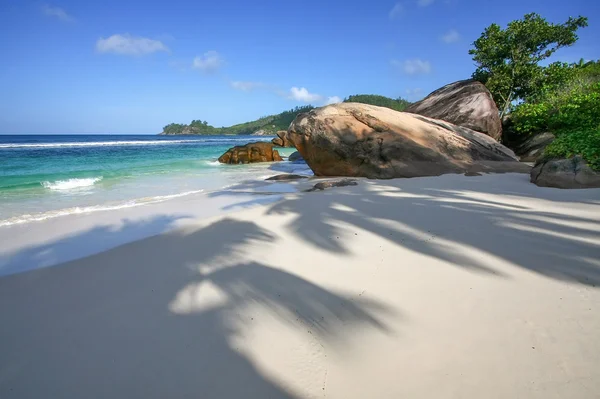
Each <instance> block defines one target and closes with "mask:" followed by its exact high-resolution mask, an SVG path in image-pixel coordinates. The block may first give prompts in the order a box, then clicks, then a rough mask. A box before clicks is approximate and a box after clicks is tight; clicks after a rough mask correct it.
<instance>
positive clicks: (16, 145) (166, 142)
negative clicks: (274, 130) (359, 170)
mask: <svg viewBox="0 0 600 399" xmlns="http://www.w3.org/2000/svg"><path fill="white" fill-rule="evenodd" d="M267 140H270V138H268V139H267V138H257V139H256V141H267ZM227 141H243V142H247V141H248V138H247V137H244V138H241V137H232V138H229V137H228V138H219V139H205V138H200V139H196V140H189V139H188V140H129V141H89V142H68V143H4V144H0V148H61V147H106V146H132V145H169V144H185V143H207V142H224V143H225V142H227Z"/></svg>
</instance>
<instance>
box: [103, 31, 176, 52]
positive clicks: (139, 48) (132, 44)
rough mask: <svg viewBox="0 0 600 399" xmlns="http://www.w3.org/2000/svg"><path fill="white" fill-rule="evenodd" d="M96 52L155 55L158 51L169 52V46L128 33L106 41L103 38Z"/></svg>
mask: <svg viewBox="0 0 600 399" xmlns="http://www.w3.org/2000/svg"><path fill="white" fill-rule="evenodd" d="M96 50H97V51H98V52H100V53H115V54H123V55H144V54H151V53H155V52H157V51H166V52H168V51H169V49H168V48H167V46H165V45H164V44H163V42H161V41H159V40H153V39H148V38H147V37H136V36H131V35H130V34H128V33H125V34H123V35H119V34H117V35H112V36H110V37H107V38H106V39H104V38H102V37H101V38H100V39H98V41H97V42H96Z"/></svg>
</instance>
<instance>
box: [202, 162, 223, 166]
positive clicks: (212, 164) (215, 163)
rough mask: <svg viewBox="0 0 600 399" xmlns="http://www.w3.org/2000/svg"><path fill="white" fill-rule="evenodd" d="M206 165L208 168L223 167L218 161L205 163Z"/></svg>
mask: <svg viewBox="0 0 600 399" xmlns="http://www.w3.org/2000/svg"><path fill="white" fill-rule="evenodd" d="M206 164H207V165H210V166H220V165H223V164H222V163H221V162H219V161H206Z"/></svg>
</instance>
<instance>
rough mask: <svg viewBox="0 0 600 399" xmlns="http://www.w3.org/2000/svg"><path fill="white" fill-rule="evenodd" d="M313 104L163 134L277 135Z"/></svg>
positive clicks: (370, 98) (388, 101)
mask: <svg viewBox="0 0 600 399" xmlns="http://www.w3.org/2000/svg"><path fill="white" fill-rule="evenodd" d="M344 102H356V103H363V104H371V105H378V106H380V107H387V108H391V109H394V110H396V111H403V110H404V109H406V108H407V107H408V106H409V105H410V104H411V103H410V102H409V101H407V100H404V99H403V98H400V97H399V98H397V99H393V98H389V97H385V96H379V95H375V94H357V95H353V96H349V97H348V98H346V99H344ZM313 108H315V107H313V106H312V105H305V106H303V107H295V108H292V109H290V110H288V111H283V112H281V113H279V114H277V115H269V116H263V117H262V118H259V119H257V120H255V121H251V122H245V123H240V124H237V125H233V126H229V127H214V126H212V125H209V124H208V122H206V121H202V120H199V119H198V120H193V121H192V122H190V124H188V125H186V124H183V123H170V124H168V125H166V126H165V127H164V128H163V131H162V133H160V134H161V135H219V134H231V135H242V134H252V135H257V136H271V135H275V134H276V133H277V131H278V130H287V128H288V126H289V125H290V123H292V121H293V120H294V119H295V118H296V116H297V115H298V114H301V113H303V112H309V111H310V110H312V109H313Z"/></svg>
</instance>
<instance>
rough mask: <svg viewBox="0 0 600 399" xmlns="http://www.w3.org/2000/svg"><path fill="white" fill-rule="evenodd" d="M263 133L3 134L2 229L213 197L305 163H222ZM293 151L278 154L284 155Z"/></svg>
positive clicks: (297, 169) (0, 161) (0, 155)
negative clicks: (192, 197)
mask: <svg viewBox="0 0 600 399" xmlns="http://www.w3.org/2000/svg"><path fill="white" fill-rule="evenodd" d="M270 140H271V137H262V136H151V135H19V136H16V135H0V228H1V227H2V226H9V225H14V224H23V223H32V222H38V221H42V220H46V219H49V218H56V217H61V216H65V215H71V214H78V213H90V212H101V211H110V210H114V209H121V208H127V207H134V206H143V205H145V204H153V203H156V202H161V201H167V200H169V199H171V198H178V197H182V196H187V195H193V194H197V193H203V192H204V193H207V192H211V191H215V190H219V189H223V188H225V187H230V186H232V185H235V184H237V183H240V182H242V181H246V180H252V179H264V178H266V177H268V176H272V175H275V174H278V173H282V172H300V173H310V172H309V171H308V170H307V168H306V166H305V165H298V164H292V163H289V162H285V161H284V162H279V163H273V164H266V163H265V164H251V165H222V164H219V162H218V161H217V158H218V157H219V156H220V155H221V154H223V153H224V152H225V151H226V150H227V149H228V148H230V147H232V146H234V145H241V144H245V143H248V142H252V141H270ZM293 151H294V149H293V148H282V149H279V152H280V154H281V155H282V157H284V159H285V157H287V156H289V155H290V154H291V153H292V152H293Z"/></svg>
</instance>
